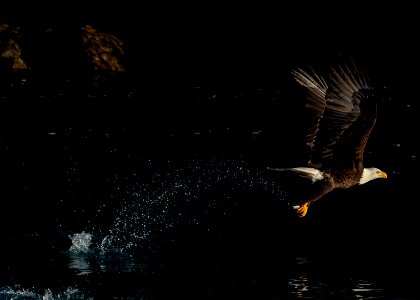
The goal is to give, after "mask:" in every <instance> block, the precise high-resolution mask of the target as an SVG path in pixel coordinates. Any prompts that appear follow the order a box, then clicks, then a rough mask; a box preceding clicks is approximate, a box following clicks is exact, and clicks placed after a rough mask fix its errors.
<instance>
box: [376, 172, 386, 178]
mask: <svg viewBox="0 0 420 300" xmlns="http://www.w3.org/2000/svg"><path fill="white" fill-rule="evenodd" d="M378 177H379V178H388V175H387V174H386V173H385V172H381V173H379V174H378Z"/></svg>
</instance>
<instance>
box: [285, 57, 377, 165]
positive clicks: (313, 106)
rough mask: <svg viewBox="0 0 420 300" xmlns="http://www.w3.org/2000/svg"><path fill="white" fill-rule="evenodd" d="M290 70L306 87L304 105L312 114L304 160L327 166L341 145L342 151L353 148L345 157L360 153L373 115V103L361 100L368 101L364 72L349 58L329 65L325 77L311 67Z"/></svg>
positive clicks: (359, 155)
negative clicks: (305, 158) (307, 152)
mask: <svg viewBox="0 0 420 300" xmlns="http://www.w3.org/2000/svg"><path fill="white" fill-rule="evenodd" d="M292 74H293V76H294V78H295V80H296V81H297V82H298V83H299V84H300V85H301V86H303V87H304V88H305V89H306V99H307V105H306V108H307V109H308V110H309V111H310V114H312V115H313V119H310V125H309V126H308V133H307V135H306V136H305V142H306V145H307V146H308V151H309V158H310V159H309V162H308V164H309V165H310V166H316V167H321V166H327V165H328V164H330V163H332V162H333V161H334V160H335V159H337V156H338V155H339V154H338V153H339V152H336V150H338V149H340V151H343V149H344V148H345V147H347V148H348V150H346V152H351V151H353V152H351V153H347V154H346V155H347V156H345V157H349V158H352V159H353V158H354V157H361V155H363V151H364V148H365V145H366V142H367V139H368V137H369V134H370V131H371V129H372V127H373V125H374V124H375V119H376V106H375V107H373V106H374V105H373V104H372V103H370V104H369V103H364V102H371V101H370V100H369V97H368V95H369V91H370V87H369V84H368V82H369V81H368V78H367V76H366V74H365V73H364V72H362V71H361V70H359V69H358V68H357V67H356V65H355V64H354V62H353V61H351V62H350V63H349V64H340V65H336V66H333V67H331V68H330V69H329V74H328V76H327V77H325V78H327V80H325V79H324V77H323V76H321V75H320V74H317V73H316V72H314V71H313V70H312V69H311V72H307V71H304V70H302V69H297V70H295V71H293V72H292ZM362 108H363V109H362ZM344 144H345V145H346V146H345V147H344V146H343V145H344ZM350 149H352V150H350ZM343 158H344V156H342V155H340V159H343Z"/></svg>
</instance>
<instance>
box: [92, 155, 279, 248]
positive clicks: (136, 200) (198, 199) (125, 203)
mask: <svg viewBox="0 0 420 300" xmlns="http://www.w3.org/2000/svg"><path fill="white" fill-rule="evenodd" d="M119 190H120V191H123V192H122V193H121V195H120V199H119V200H120V201H121V208H120V209H119V210H118V211H117V212H116V214H115V218H114V220H113V223H112V225H111V228H110V229H109V230H108V232H107V234H105V236H104V237H103V239H102V240H101V242H100V245H99V246H98V247H99V248H100V249H101V250H103V251H109V250H111V251H121V252H127V251H131V250H133V249H138V248H139V247H144V246H145V245H149V243H150V242H151V240H152V238H153V236H154V235H156V234H159V233H161V232H165V231H168V230H169V231H170V230H173V229H174V228H175V227H176V226H177V225H179V224H183V225H186V224H187V225H188V224H190V225H206V222H208V220H209V218H211V217H215V216H217V215H226V214H228V213H229V211H230V210H234V209H235V207H238V206H239V205H240V204H239V202H240V201H241V199H238V197H235V193H243V194H246V193H256V192H255V191H262V192H264V193H269V194H270V195H271V196H272V197H274V198H276V199H277V200H284V199H285V195H284V189H283V188H282V186H281V185H279V184H278V182H275V181H273V180H270V179H268V178H267V177H266V176H264V175H263V174H262V170H260V169H258V168H253V167H250V166H249V165H247V164H246V163H245V162H238V161H215V160H212V161H208V162H207V161H206V162H204V161H192V162H189V163H188V164H186V165H184V166H182V167H177V168H173V169H171V168H167V169H165V170H163V171H162V170H160V171H159V172H155V173H154V174H153V175H152V176H151V178H150V180H148V181H147V182H129V183H127V184H126V185H125V186H121V187H119Z"/></svg>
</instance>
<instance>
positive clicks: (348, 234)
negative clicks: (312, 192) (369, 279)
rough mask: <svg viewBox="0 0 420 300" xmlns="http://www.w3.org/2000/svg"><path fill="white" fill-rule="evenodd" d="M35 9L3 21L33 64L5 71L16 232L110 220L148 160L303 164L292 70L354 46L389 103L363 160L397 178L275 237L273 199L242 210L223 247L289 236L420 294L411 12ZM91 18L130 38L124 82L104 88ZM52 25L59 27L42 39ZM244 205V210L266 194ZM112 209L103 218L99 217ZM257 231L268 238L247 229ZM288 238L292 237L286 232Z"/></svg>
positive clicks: (9, 225) (330, 259) (331, 199)
mask: <svg viewBox="0 0 420 300" xmlns="http://www.w3.org/2000/svg"><path fill="white" fill-rule="evenodd" d="M34 9H36V12H35V11H34V10H32V8H30V7H26V8H20V9H18V8H16V9H14V10H11V11H10V13H6V12H2V16H1V18H0V20H1V21H2V22H5V23H11V24H17V25H19V26H21V27H22V31H23V32H24V33H25V37H24V38H22V46H23V57H24V58H25V61H26V62H27V64H28V65H29V66H30V67H31V70H29V71H28V72H22V73H7V72H5V73H2V87H1V96H2V98H1V107H0V156H1V157H0V167H1V169H0V175H1V188H0V197H1V203H2V214H3V217H2V218H1V221H0V222H1V232H3V233H4V234H5V235H8V234H13V233H21V232H35V231H43V230H47V231H48V230H51V228H54V230H55V229H57V228H58V229H59V230H63V228H64V229H71V230H75V231H76V232H77V231H80V230H82V229H84V228H85V227H86V226H87V224H105V225H106V224H108V223H107V222H109V221H110V219H112V218H113V216H112V212H113V211H114V210H116V209H117V208H118V199H116V198H115V197H114V196H115V195H114V193H115V191H114V188H115V182H118V180H119V178H127V177H130V176H132V175H133V174H134V173H137V174H138V173H139V172H145V176H146V178H147V176H148V175H150V174H147V172H149V171H150V169H148V166H149V161H150V160H151V161H154V162H157V164H162V165H164V166H166V164H167V162H168V161H175V163H174V165H175V167H177V166H180V165H182V163H183V162H184V161H189V160H201V159H203V160H207V159H213V158H215V157H216V158H217V159H218V160H230V159H232V160H240V161H246V162H248V163H250V164H251V165H252V166H254V167H255V166H256V167H258V168H261V169H264V168H265V167H266V166H284V165H288V166H292V165H293V166H294V165H296V164H298V163H299V164H300V163H304V161H302V157H303V149H302V147H301V146H302V145H301V138H300V137H301V134H302V132H303V131H302V130H303V128H302V124H303V123H302V122H301V121H302V120H301V119H300V116H301V109H302V105H303V103H302V102H301V99H300V98H298V96H297V95H298V94H299V93H298V92H297V90H296V89H295V86H294V85H293V83H292V81H291V79H290V70H291V69H292V68H294V67H296V66H306V65H315V66H324V65H325V64H327V63H329V62H331V61H334V59H335V58H336V57H337V56H338V55H342V54H344V55H346V54H349V53H350V54H351V55H353V56H354V57H355V58H356V59H357V61H359V62H360V63H361V64H362V65H363V66H364V67H366V69H367V70H368V71H369V74H370V75H371V77H372V79H373V82H374V84H375V87H376V91H377V92H376V93H377V95H378V97H379V100H380V101H379V102H380V103H379V112H378V113H379V118H378V123H377V125H376V127H375V129H374V131H373V132H372V136H371V138H370V140H369V144H368V149H367V153H366V163H367V164H369V165H375V166H378V167H380V168H381V169H383V170H385V171H387V173H388V174H389V179H388V180H387V181H377V182H372V183H370V184H368V185H365V186H361V187H357V188H356V189H353V190H350V191H343V192H337V193H333V194H331V195H329V196H327V197H325V199H323V201H320V202H319V203H317V205H316V206H315V207H313V208H311V209H312V211H310V212H309V215H308V216H307V218H306V219H304V220H300V221H296V220H292V221H291V220H290V219H288V217H289V216H287V220H285V221H283V220H280V223H276V225H278V226H288V227H283V228H281V227H280V229H271V230H268V231H264V230H267V229H266V228H267V227H265V225H267V223H270V222H267V220H266V219H268V217H267V214H268V215H269V216H270V217H273V219H276V213H275V210H272V209H271V208H272V207H271V206H268V207H262V208H261V207H260V208H258V209H257V211H255V206H253V205H250V206H247V205H248V204H247V205H245V206H239V207H237V212H235V213H234V214H230V216H231V217H232V218H231V219H229V218H222V219H221V220H217V219H213V220H212V221H213V222H214V223H213V224H212V226H214V228H215V230H216V232H217V233H220V234H221V235H222V236H223V234H224V237H223V238H222V242H220V243H221V244H220V245H219V246H220V248H217V247H216V249H217V250H218V251H220V253H219V252H217V253H218V254H220V257H224V256H223V255H225V256H226V255H227V257H229V258H231V257H234V256H235V251H234V250H231V255H229V254H222V253H223V251H222V250H221V249H224V248H226V247H227V246H226V245H228V246H229V247H233V249H236V250H237V249H241V246H242V245H243V244H242V243H243V241H244V239H245V241H246V242H245V244H246V245H247V246H249V245H253V246H254V247H255V248H253V247H251V248H252V249H254V250H255V249H256V248H258V247H257V246H255V245H257V244H258V243H263V244H264V243H267V241H268V240H270V241H271V242H269V243H268V244H269V245H270V246H273V244H275V246H276V247H275V248H273V249H275V250H279V251H283V250H284V249H283V250H280V249H282V247H281V245H282V243H283V242H285V243H286V244H287V243H293V247H292V248H293V249H298V251H300V252H305V251H307V252H310V253H311V254H312V255H314V256H317V257H318V258H320V259H319V260H318V262H320V265H322V267H325V266H332V265H334V261H335V259H336V260H339V261H340V262H341V263H342V262H343V261H347V264H348V265H351V264H352V263H354V262H356V261H357V263H359V264H360V265H363V266H364V267H366V266H372V269H373V270H374V271H375V272H378V273H381V272H383V273H382V275H383V278H382V279H383V280H384V281H385V283H392V286H393V287H394V288H395V289H396V290H398V291H405V290H409V291H411V289H412V288H413V286H415V284H414V279H413V278H411V277H410V276H409V275H408V274H411V272H412V271H413V270H414V271H415V270H417V269H416V268H417V266H416V264H415V263H414V262H413V258H414V257H415V256H416V255H417V250H418V247H417V246H416V245H415V239H416V238H415V237H416V236H417V231H416V228H418V225H419V224H418V219H417V217H416V212H417V202H416V197H417V196H416V195H417V186H416V185H417V180H416V172H417V171H416V170H417V167H418V159H417V155H418V146H417V145H416V142H415V141H416V131H415V128H416V121H417V118H418V97H419V93H418V87H417V82H418V79H419V78H418V69H419V67H420V60H419V57H418V53H419V51H418V50H420V49H419V46H418V41H417V34H416V28H418V26H417V21H416V18H415V16H413V14H414V10H412V8H410V7H403V5H402V4H401V5H399V6H398V7H393V6H389V7H385V6H383V4H381V6H380V7H379V6H378V5H367V4H366V3H365V4H358V3H353V2H351V3H350V2H349V3H343V4H342V5H341V6H340V7H338V6H330V5H312V6H307V4H306V3H296V4H293V5H292V6H289V5H288V6H286V5H283V4H281V3H279V4H278V6H275V7H264V8H263V7H262V5H261V6H258V7H255V6H253V5H249V6H244V5H243V4H242V5H238V6H232V7H231V6H229V7H228V6H223V5H214V4H208V5H205V4H201V5H200V6H194V5H184V6H178V5H173V4H172V5H171V6H166V5H164V4H162V6H159V7H146V6H145V5H144V6H142V4H139V6H138V7H137V6H136V7H135V6H133V5H126V4H124V3H119V2H118V3H113V4H112V5H110V6H108V7H105V4H101V5H93V4H91V5H89V7H87V6H86V5H80V6H77V5H75V4H72V5H66V4H62V5H60V7H54V6H42V5H39V6H36V7H35V8H34ZM83 24H92V25H94V26H95V27H96V28H97V29H98V30H101V31H104V32H110V33H113V34H115V35H116V36H118V37H120V38H121V39H122V40H123V41H124V42H125V45H126V57H125V61H124V63H125V66H126V67H127V73H125V74H120V75H115V76H114V75H110V76H109V77H106V78H105V79H104V80H103V81H95V80H94V79H93V73H92V70H91V69H89V66H88V64H87V62H86V61H85V58H84V56H83V52H82V51H81V48H80V36H79V30H80V26H81V25H83ZM50 27H52V28H54V32H53V33H52V34H47V33H46V32H45V29H46V28H50ZM23 78H24V79H26V81H25V83H24V84H22V79H23ZM255 132H258V133H257V134H255ZM198 133H199V134H198ZM165 168H166V167H163V169H164V170H165ZM413 175H414V176H413ZM136 178H139V180H142V179H143V177H141V176H140V177H136ZM111 196H113V197H114V198H112V197H111ZM239 196H241V197H242V196H244V195H236V197H237V198H239ZM248 196H249V198H248V200H247V201H248V202H247V203H255V202H256V201H259V200H260V198H259V197H258V196H259V195H255V194H252V193H251V194H249V195H248ZM104 203H105V204H106V205H107V206H106V207H107V209H105V211H106V212H105V213H103V214H98V213H97V209H98V207H99V206H101V205H104ZM252 213H255V214H254V215H253V218H254V219H253V220H254V222H255V223H251V224H254V225H256V224H259V225H258V226H254V227H253V226H252V225H250V224H249V218H250V216H252ZM228 215H229V214H228ZM283 216H284V214H283V212H281V213H280V214H279V216H277V218H280V219H281V217H283ZM276 222H277V221H276ZM238 224H239V225H238ZM241 225H244V226H243V227H241ZM250 229H252V230H253V232H254V233H255V236H258V235H259V234H260V236H259V237H258V238H256V237H255V236H253V237H251V236H247V230H250ZM289 229H290V230H291V231H292V233H288V234H290V235H287V237H286V236H283V235H281V234H284V233H285V232H286V231H288V230H289ZM259 230H260V231H259ZM238 231H239V233H238ZM188 232H189V231H188V230H186V231H185V233H184V236H186V239H187V240H188ZM276 234H279V235H277V236H281V237H282V238H281V239H279V240H278V243H276V242H273V241H274V240H277V239H276V237H277V236H276ZM181 235H182V234H181ZM223 243H226V244H223ZM250 252H251V250H250ZM273 252H274V250H273ZM255 253H258V257H260V256H259V255H261V252H258V251H256V252H255ZM269 257H272V256H269ZM358 259H360V260H358ZM364 260H366V263H365V261H364ZM323 263H325V264H323ZM368 269H369V267H368ZM394 269H395V270H397V271H391V270H394ZM401 274H403V275H401ZM400 275H401V276H400ZM410 284H412V286H411V287H410Z"/></svg>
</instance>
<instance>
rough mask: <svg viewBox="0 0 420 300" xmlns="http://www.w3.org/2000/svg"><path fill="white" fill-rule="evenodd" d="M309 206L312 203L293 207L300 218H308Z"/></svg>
mask: <svg viewBox="0 0 420 300" xmlns="http://www.w3.org/2000/svg"><path fill="white" fill-rule="evenodd" d="M309 204H311V202H310V201H308V202H305V203H303V204H301V205H297V206H294V207H293V208H294V209H295V210H296V213H297V215H298V217H300V218H303V217H304V216H306V214H307V213H308V208H309Z"/></svg>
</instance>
